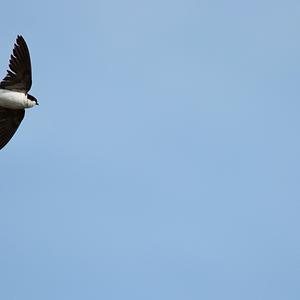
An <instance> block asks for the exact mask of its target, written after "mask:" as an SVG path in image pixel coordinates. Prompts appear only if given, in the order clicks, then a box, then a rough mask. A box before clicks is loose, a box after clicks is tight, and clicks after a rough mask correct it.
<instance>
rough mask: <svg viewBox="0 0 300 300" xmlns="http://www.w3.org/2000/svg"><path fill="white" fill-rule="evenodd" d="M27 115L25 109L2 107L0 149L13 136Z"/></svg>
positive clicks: (0, 109)
mask: <svg viewBox="0 0 300 300" xmlns="http://www.w3.org/2000/svg"><path fill="white" fill-rule="evenodd" d="M24 115H25V110H24V109H8V108H3V107H0V149H2V148H3V147H4V146H5V145H6V144H7V143H8V142H9V141H10V139H11V138H12V137H13V135H14V134H15V132H16V131H17V129H18V127H19V125H20V124H21V122H22V120H23V118H24Z"/></svg>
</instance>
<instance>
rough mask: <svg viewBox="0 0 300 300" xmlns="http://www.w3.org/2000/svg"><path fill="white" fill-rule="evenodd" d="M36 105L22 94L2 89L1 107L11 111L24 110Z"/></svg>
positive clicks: (0, 94) (0, 92)
mask: <svg viewBox="0 0 300 300" xmlns="http://www.w3.org/2000/svg"><path fill="white" fill-rule="evenodd" d="M35 105H36V103H35V102H34V101H32V100H30V99H28V97H27V95H26V94H24V93H22V92H15V91H10V90H5V89H0V107H5V108H10V109H24V108H30V107H33V106H35Z"/></svg>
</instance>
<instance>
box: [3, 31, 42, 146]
mask: <svg viewBox="0 0 300 300" xmlns="http://www.w3.org/2000/svg"><path fill="white" fill-rule="evenodd" d="M9 68H10V69H9V70H7V75H6V76H5V78H4V79H3V80H2V81H1V82H0V149H2V148H3V147H4V146H5V145H6V144H7V143H8V142H9V141H10V139H11V138H12V137H13V135H14V134H15V132H16V131H17V129H18V127H19V125H20V123H21V122H22V120H23V118H24V115H25V108H30V107H33V106H35V105H37V104H38V102H37V99H36V98H35V97H33V96H32V95H30V94H28V91H29V90H30V88H31V84H32V79H31V61H30V55H29V50H28V47H27V44H26V42H25V40H24V38H23V37H22V36H20V35H19V36H18V37H17V40H16V43H15V46H14V49H13V54H12V55H11V57H10V61H9Z"/></svg>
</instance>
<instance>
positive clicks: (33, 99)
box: [27, 94, 39, 106]
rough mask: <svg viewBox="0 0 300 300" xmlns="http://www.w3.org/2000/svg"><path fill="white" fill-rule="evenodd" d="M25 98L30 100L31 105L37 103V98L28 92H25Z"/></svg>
mask: <svg viewBox="0 0 300 300" xmlns="http://www.w3.org/2000/svg"><path fill="white" fill-rule="evenodd" d="M27 99H28V100H29V101H30V102H31V103H30V104H31V105H32V106H35V105H39V103H38V101H37V99H36V98H35V97H33V96H32V95H30V94H27Z"/></svg>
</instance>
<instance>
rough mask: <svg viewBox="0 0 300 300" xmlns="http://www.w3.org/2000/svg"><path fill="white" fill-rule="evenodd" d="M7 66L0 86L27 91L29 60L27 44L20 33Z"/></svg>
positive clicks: (30, 81)
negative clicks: (7, 68)
mask: <svg viewBox="0 0 300 300" xmlns="http://www.w3.org/2000/svg"><path fill="white" fill-rule="evenodd" d="M9 68H10V70H7V74H6V76H5V77H4V79H3V80H2V81H1V82H0V88H2V89H8V90H12V91H17V92H24V93H27V92H28V91H29V90H30V88H31V85H32V79H31V77H32V75H31V61H30V54H29V50H28V47H27V44H26V42H25V40H24V38H23V37H22V36H21V35H18V37H17V40H16V43H15V45H14V49H13V53H12V54H11V56H10V61H9Z"/></svg>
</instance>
